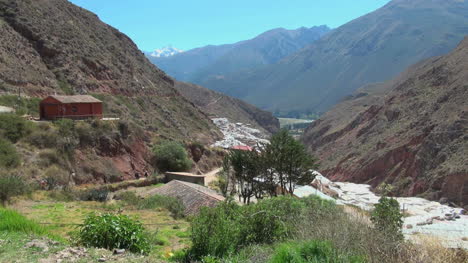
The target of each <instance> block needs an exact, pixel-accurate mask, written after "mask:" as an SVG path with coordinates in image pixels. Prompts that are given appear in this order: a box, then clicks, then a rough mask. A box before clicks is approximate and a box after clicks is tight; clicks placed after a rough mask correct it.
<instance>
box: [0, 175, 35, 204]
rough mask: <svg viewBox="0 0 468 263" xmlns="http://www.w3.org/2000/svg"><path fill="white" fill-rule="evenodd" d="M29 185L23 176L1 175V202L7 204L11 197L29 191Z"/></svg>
mask: <svg viewBox="0 0 468 263" xmlns="http://www.w3.org/2000/svg"><path fill="white" fill-rule="evenodd" d="M28 191H29V187H28V185H27V184H26V182H25V181H24V179H23V178H21V177H19V176H16V175H0V202H1V204H2V205H5V204H6V203H7V202H9V201H10V200H11V198H13V197H15V196H19V195H23V194H26V193H28Z"/></svg>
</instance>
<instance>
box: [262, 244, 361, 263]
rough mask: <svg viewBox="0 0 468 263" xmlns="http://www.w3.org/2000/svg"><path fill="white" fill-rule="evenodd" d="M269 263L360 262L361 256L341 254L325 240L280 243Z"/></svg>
mask: <svg viewBox="0 0 468 263" xmlns="http://www.w3.org/2000/svg"><path fill="white" fill-rule="evenodd" d="M275 251H276V252H275V254H274V255H273V257H272V259H271V260H270V263H287V262H290V263H322V262H323V263H329V262H334V263H361V262H365V260H364V259H363V258H362V257H359V256H350V255H346V254H341V253H339V252H338V251H336V249H335V248H334V247H333V246H332V244H331V243H330V242H327V241H316V240H313V241H308V242H304V243H287V244H282V245H280V246H279V248H277V249H275Z"/></svg>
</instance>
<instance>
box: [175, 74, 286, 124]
mask: <svg viewBox="0 0 468 263" xmlns="http://www.w3.org/2000/svg"><path fill="white" fill-rule="evenodd" d="M175 87H176V89H177V90H178V91H179V92H180V93H181V94H182V95H184V96H185V97H186V98H187V99H188V100H190V101H191V102H193V103H194V104H195V105H196V106H197V107H199V108H201V109H202V110H204V111H205V112H206V113H207V114H209V116H210V117H212V118H228V119H229V120H230V121H231V122H236V123H237V122H241V123H244V124H250V125H252V126H253V127H254V128H257V129H261V130H264V131H266V133H275V132H277V131H278V130H279V128H280V125H279V121H278V119H277V118H275V117H274V116H273V115H272V114H271V113H270V112H267V111H263V110H260V109H258V108H256V107H255V106H252V105H250V104H248V103H245V102H243V101H241V100H239V99H236V98H232V97H229V96H226V95H224V94H221V93H218V92H216V91H212V90H209V89H207V88H204V87H201V86H198V85H195V84H191V83H186V82H178V81H177V82H176V84H175Z"/></svg>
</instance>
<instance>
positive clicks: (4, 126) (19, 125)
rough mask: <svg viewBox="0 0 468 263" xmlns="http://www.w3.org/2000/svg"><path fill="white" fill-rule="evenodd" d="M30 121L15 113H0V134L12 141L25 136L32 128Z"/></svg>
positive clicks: (14, 141)
mask: <svg viewBox="0 0 468 263" xmlns="http://www.w3.org/2000/svg"><path fill="white" fill-rule="evenodd" d="M31 125H32V124H31V123H28V122H27V121H26V120H25V119H23V118H21V117H20V116H18V115H15V114H0V134H3V136H4V137H5V138H7V139H8V140H10V141H11V142H13V143H16V142H17V141H18V140H20V139H21V138H23V137H25V136H26V135H27V134H29V133H30V132H31V130H32V127H31Z"/></svg>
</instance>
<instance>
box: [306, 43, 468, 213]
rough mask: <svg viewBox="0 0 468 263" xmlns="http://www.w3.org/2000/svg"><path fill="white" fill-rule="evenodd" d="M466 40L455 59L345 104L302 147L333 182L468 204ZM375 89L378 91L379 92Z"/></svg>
mask: <svg viewBox="0 0 468 263" xmlns="http://www.w3.org/2000/svg"><path fill="white" fill-rule="evenodd" d="M467 83H468V38H466V39H465V40H464V41H462V43H461V44H460V45H459V46H458V47H457V48H456V49H455V50H454V51H453V52H451V53H450V54H448V55H446V56H443V57H436V58H433V59H429V60H427V61H424V62H422V63H419V64H417V65H415V66H413V67H412V68H410V69H408V70H407V71H406V72H404V73H402V74H401V75H400V76H399V77H398V78H396V79H394V80H392V81H390V82H387V83H384V84H379V85H378V88H375V87H374V88H375V89H373V88H370V89H368V91H369V94H367V95H364V96H355V97H351V98H348V99H347V100H345V101H343V102H341V103H340V104H338V105H337V106H335V107H334V108H333V109H332V110H331V111H329V112H328V113H326V114H325V115H324V116H323V117H322V118H320V120H318V121H316V122H314V123H313V124H312V125H311V126H310V127H309V128H308V129H307V130H306V132H305V134H304V136H303V137H302V141H303V142H304V143H306V144H307V146H308V149H309V151H310V152H312V153H314V154H315V155H317V156H318V157H319V158H320V159H321V164H322V165H321V169H322V172H323V174H324V175H326V176H327V177H330V178H332V179H333V180H340V181H352V182H356V183H368V184H370V185H372V186H373V187H376V186H378V185H380V184H381V183H384V182H385V183H391V184H393V185H394V186H395V190H394V192H395V194H397V195H400V196H417V195H420V196H424V197H427V198H429V199H432V200H439V199H440V198H446V199H448V201H449V202H453V203H456V204H459V205H467V204H468V165H467V162H466V156H468V143H467V142H468V137H467V135H466V134H467V127H468V120H467V118H468V102H467V99H466V98H468V85H467ZM374 91H375V92H374Z"/></svg>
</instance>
